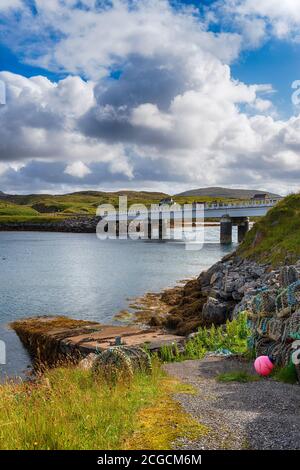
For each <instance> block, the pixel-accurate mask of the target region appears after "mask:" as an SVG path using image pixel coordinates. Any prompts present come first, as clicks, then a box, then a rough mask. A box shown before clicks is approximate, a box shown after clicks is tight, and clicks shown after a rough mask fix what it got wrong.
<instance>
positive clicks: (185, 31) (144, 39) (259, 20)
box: [0, 0, 300, 192]
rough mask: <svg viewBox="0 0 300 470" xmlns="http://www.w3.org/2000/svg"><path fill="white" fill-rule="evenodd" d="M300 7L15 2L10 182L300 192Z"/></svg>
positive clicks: (2, 8)
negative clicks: (296, 101) (298, 83)
mask: <svg viewBox="0 0 300 470" xmlns="http://www.w3.org/2000/svg"><path fill="white" fill-rule="evenodd" d="M296 3H297V2H295V1H291V0H287V2H286V3H285V7H284V8H283V7H282V2H280V1H279V0H278V2H276V1H275V2H274V0H265V1H264V2H261V5H259V4H258V2H255V1H254V0H215V1H210V0H207V1H201V2H199V1H192V0H181V1H180V0H174V1H171V0H170V1H168V0H140V2H136V1H135V0H114V1H112V2H107V1H106V0H100V1H98V2H96V3H95V2H94V1H93V0H82V1H81V2H75V0H74V2H72V1H71V0H70V1H68V2H65V1H64V0H53V1H52V2H50V3H49V2H46V1H43V0H30V1H29V0H10V1H8V0H2V2H1V3H0V80H2V81H4V83H5V84H6V88H7V104H6V106H5V107H3V106H2V107H1V108H0V124H1V123H2V128H1V130H0V137H1V139H0V190H1V189H2V190H7V191H20V192H26V191H28V190H29V189H32V188H33V189H34V190H36V191H64V190H68V189H82V188H87V187H89V186H91V187H94V188H105V189H108V187H109V188H110V187H112V188H114V187H115V188H117V187H124V186H126V187H128V188H130V187H136V188H145V189H153V188H154V189H155V188H159V189H164V190H170V188H175V190H177V189H178V190H181V189H185V188H187V187H191V186H193V187H194V186H208V185H226V186H235V187H236V186H242V187H248V186H249V187H258V186H259V187H263V188H264V189H270V190H276V188H279V189H280V190H281V191H282V192H288V191H289V189H290V188H293V189H294V188H296V189H297V187H298V186H297V185H298V176H299V175H298V172H299V170H298V168H300V161H299V149H298V140H297V139H298V138H297V135H298V129H299V128H300V125H299V127H298V116H299V108H298V107H297V106H295V105H293V104H292V101H291V96H292V92H293V90H292V89H291V85H292V83H293V82H294V81H295V80H298V79H299V80H300V67H299V65H300V54H299V52H300V40H299V38H300V9H299V8H296V6H297V5H296ZM120 24H121V25H122V27H120ZM229 73H230V75H229ZM37 76H39V77H40V78H39V79H36V78H34V77H37ZM14 116H16V117H14ZM1 132H2V135H1ZM299 148H300V142H299ZM258 161H259V165H258V164H257V162H258ZM208 168H209V171H208V170H207V169H208ZM237 168H239V169H240V170H241V171H237ZM61 173H62V177H61V178H57V175H58V174H61ZM51 174H53V175H54V176H53V178H51V177H49V175H51ZM55 175H56V176H55ZM58 179H59V181H58Z"/></svg>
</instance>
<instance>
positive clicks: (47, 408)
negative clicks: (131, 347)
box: [0, 367, 163, 450]
mask: <svg viewBox="0 0 300 470" xmlns="http://www.w3.org/2000/svg"><path fill="white" fill-rule="evenodd" d="M162 389H163V387H162V373H161V372H160V369H159V368H158V367H154V370H153V374H152V375H146V374H142V373H140V374H137V375H136V376H135V377H134V379H133V381H132V382H131V383H130V384H127V385H125V384H121V383H119V384H117V385H116V386H115V387H110V386H109V385H107V384H105V383H104V382H101V381H98V382H97V381H95V380H93V378H92V376H91V374H90V373H89V372H87V371H82V370H79V369H76V368H58V369H53V370H51V371H49V372H47V373H46V374H45V375H44V377H43V379H42V382H41V383H38V384H29V383H23V384H21V385H13V384H6V385H3V386H1V387H0V449H24V450H26V449H51V450H56V449H119V448H121V446H122V440H123V439H124V438H125V437H127V436H128V435H130V433H132V432H133V431H134V429H135V427H136V424H135V421H136V415H137V413H138V412H139V410H141V409H142V408H145V407H147V406H151V405H153V403H155V402H156V400H157V399H158V398H159V396H160V394H161V393H162Z"/></svg>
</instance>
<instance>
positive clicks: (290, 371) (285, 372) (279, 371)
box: [272, 363, 298, 384]
mask: <svg viewBox="0 0 300 470" xmlns="http://www.w3.org/2000/svg"><path fill="white" fill-rule="evenodd" d="M272 377H273V378H274V379H275V380H278V381H279V382H284V383H287V384H296V383H297V382H298V376H297V372H296V368H295V366H294V364H292V363H290V364H289V365H287V366H285V367H281V368H275V370H274V372H273V374H272Z"/></svg>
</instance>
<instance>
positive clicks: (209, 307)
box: [202, 297, 228, 325]
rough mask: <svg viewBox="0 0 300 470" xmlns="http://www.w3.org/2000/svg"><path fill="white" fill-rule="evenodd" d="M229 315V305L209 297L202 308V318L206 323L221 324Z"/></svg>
mask: <svg viewBox="0 0 300 470" xmlns="http://www.w3.org/2000/svg"><path fill="white" fill-rule="evenodd" d="M227 317H228V307H227V304H226V303H224V302H220V301H218V300H216V299H213V298H212V297H209V298H208V300H207V302H206V303H205V304H204V306H203V309H202V319H203V320H204V321H205V323H206V324H209V325H210V324H215V325H221V324H222V323H225V321H226V319H227Z"/></svg>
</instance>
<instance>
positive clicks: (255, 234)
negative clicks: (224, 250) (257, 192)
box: [238, 194, 300, 265]
mask: <svg viewBox="0 0 300 470" xmlns="http://www.w3.org/2000/svg"><path fill="white" fill-rule="evenodd" d="M238 253H239V254H240V255H242V256H244V257H249V258H251V259H255V260H257V261H260V262H269V263H272V264H273V265H279V264H281V263H283V262H284V261H285V260H286V259H288V260H289V262H293V261H294V260H296V259H298V258H299V257H300V194H293V195H290V196H287V197H286V198H285V199H283V200H282V201H280V202H279V203H278V204H277V205H276V206H275V207H274V208H273V209H271V210H270V211H269V212H268V214H267V215H266V216H265V217H263V218H262V219H260V220H259V221H258V222H257V223H256V224H255V225H254V227H253V228H252V230H250V232H249V233H248V235H247V237H246V238H245V241H244V242H243V243H242V245H241V246H240V247H239V249H238Z"/></svg>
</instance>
